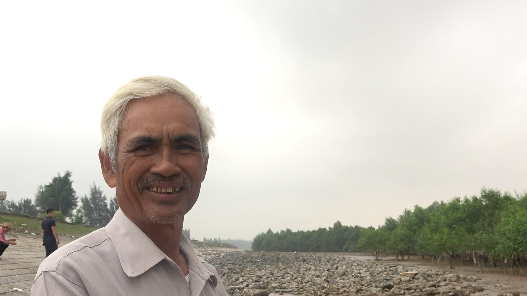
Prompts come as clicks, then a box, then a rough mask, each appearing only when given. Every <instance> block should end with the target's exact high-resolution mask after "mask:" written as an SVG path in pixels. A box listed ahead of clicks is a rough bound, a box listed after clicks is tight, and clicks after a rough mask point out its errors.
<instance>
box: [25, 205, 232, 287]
mask: <svg viewBox="0 0 527 296" xmlns="http://www.w3.org/2000/svg"><path fill="white" fill-rule="evenodd" d="M180 250H181V251H182V252H183V253H184V255H185V257H186V258H187V261H188V268H189V283H187V281H186V280H185V276H184V275H183V273H182V271H181V269H180V268H179V266H178V265H177V264H176V263H174V261H172V259H170V258H169V257H168V256H167V255H166V254H165V253H164V252H163V251H161V250H160V249H159V248H158V247H157V246H156V245H155V244H154V242H152V240H150V238H148V236H147V235H146V234H145V233H144V232H143V231H142V230H141V229H140V228H139V227H137V225H135V224H134V223H133V222H132V221H130V220H129V219H128V218H127V217H126V216H125V215H124V213H123V212H122V211H121V210H120V209H119V210H118V211H117V212H116V213H115V215H114V217H113V219H112V220H111V221H110V223H108V225H107V226H106V227H104V228H101V229H98V230H96V231H94V232H92V233H90V234H88V235H86V236H84V237H82V238H80V239H77V240H75V241H73V242H71V243H69V244H67V245H65V246H63V247H61V248H59V249H58V250H57V251H55V252H54V253H53V254H51V255H50V256H49V257H48V258H46V259H45V260H44V261H43V262H42V263H41V264H40V267H39V268H38V271H37V275H36V276H35V280H34V281H33V286H32V287H31V295H123V296H124V295H129V296H133V295H141V296H144V295H185V296H197V295H203V296H212V295H227V293H226V291H225V287H224V286H223V283H222V282H221V280H220V279H219V276H217V272H216V270H215V269H214V267H212V266H211V265H210V264H208V263H206V262H205V261H203V260H201V259H200V258H198V257H197V256H196V253H195V252H194V250H193V249H192V246H191V245H190V242H189V241H188V240H187V239H186V238H185V237H184V236H182V238H181V243H180ZM189 287H190V289H189Z"/></svg>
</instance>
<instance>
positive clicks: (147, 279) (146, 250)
mask: <svg viewBox="0 0 527 296" xmlns="http://www.w3.org/2000/svg"><path fill="white" fill-rule="evenodd" d="M101 132H102V144H101V149H100V150H99V161H100V165H101V171H102V175H103V177H104V180H105V181H106V183H107V184H108V186H110V187H112V188H115V189H116V195H117V201H118V203H119V210H117V212H116V213H115V215H114V216H113V219H112V220H111V221H110V223H108V225H107V226H106V227H103V228H100V229H98V230H96V231H94V232H92V233H90V234H88V235H85V236H83V237H82V238H79V239H77V240H75V241H73V242H71V243H69V244H67V245H66V246H64V247H62V248H60V249H59V250H57V251H56V252H55V253H53V254H51V256H49V257H48V258H46V259H45V260H44V261H43V262H42V263H41V264H40V267H39V268H38V271H37V274H36V277H35V280H34V281H33V286H32V287H31V295H129V296H134V295H141V296H144V295H156V296H157V295H185V296H190V295H195V296H198V295H201V296H213V295H225V296H226V295H227V292H226V291H225V287H224V286H223V283H222V282H221V280H220V278H219V276H218V273H217V271H216V269H214V267H212V266H211V265H210V264H208V263H206V262H205V261H203V260H201V259H200V258H198V257H197V256H196V253H195V252H194V249H193V248H192V245H191V244H190V242H189V240H188V239H187V238H186V237H185V236H184V235H183V234H182V231H183V220H184V217H185V214H186V213H187V212H188V211H190V210H191V209H192V207H193V206H194V204H195V203H196V201H197V199H198V196H199V192H200V188H201V183H202V182H203V180H204V179H205V174H206V172H207V164H208V160H209V150H208V141H209V139H210V138H211V137H212V136H213V119H212V115H211V114H210V111H209V109H208V108H207V107H206V106H204V105H203V104H202V103H201V101H200V98H199V97H198V96H196V95H195V94H194V93H193V92H192V91H191V90H190V89H189V88H188V87H187V86H186V85H184V84H182V83H180V82H179V81H177V80H175V79H172V78H168V77H162V76H150V77H142V78H138V79H134V80H132V81H131V82H129V83H127V84H125V85H124V86H122V87H121V88H120V89H118V90H117V91H116V92H115V93H114V94H113V95H112V96H111V98H110V99H109V100H108V102H107V103H106V105H105V106H104V108H103V111H102V117H101ZM218 217H220V213H218ZM202 219H203V221H204V222H207V221H208V222H209V223H214V219H215V218H212V217H202Z"/></svg>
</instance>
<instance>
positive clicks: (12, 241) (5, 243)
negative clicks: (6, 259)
mask: <svg viewBox="0 0 527 296" xmlns="http://www.w3.org/2000/svg"><path fill="white" fill-rule="evenodd" d="M9 230H11V223H8V222H5V223H4V224H2V227H0V256H2V254H4V251H5V249H7V247H9V245H16V238H9V239H6V238H5V234H6V233H8V232H9ZM0 259H1V258H0Z"/></svg>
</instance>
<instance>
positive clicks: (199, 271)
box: [106, 209, 217, 286]
mask: <svg viewBox="0 0 527 296" xmlns="http://www.w3.org/2000/svg"><path fill="white" fill-rule="evenodd" d="M106 231H107V233H108V236H109V237H110V239H111V240H112V242H113V244H114V245H115V249H116V250H117V255H118V256H119V261H120V262H121V266H122V268H123V271H124V272H125V273H126V275H127V276H129V277H136V276H139V275H141V274H143V273H144V272H146V271H147V270H149V269H150V268H152V267H154V266H155V265H156V264H157V263H159V262H160V261H161V260H168V261H169V262H171V263H173V264H175V263H174V261H172V260H171V259H170V258H169V257H168V256H167V255H166V254H165V253H164V252H163V251H161V250H160V249H159V248H158V247H157V246H156V245H155V244H154V242H153V241H152V240H151V239H150V238H149V237H148V236H147V235H146V234H145V233H144V232H143V231H142V230H141V229H140V228H139V227H138V226H137V225H135V223H133V222H132V221H131V220H130V219H128V217H126V215H125V214H124V213H123V211H122V210H121V209H118V210H117V212H116V213H115V215H114V216H113V219H112V220H111V221H110V223H108V225H107V226H106ZM179 246H180V250H181V251H182V252H183V253H184V255H185V257H186V258H187V261H188V266H189V269H190V273H191V284H192V285H194V284H198V282H199V283H200V284H204V283H205V281H209V282H210V283H211V285H213V286H216V284H217V277H216V275H214V274H212V273H211V272H209V271H208V270H207V269H206V268H205V267H204V266H203V263H204V261H202V260H201V259H200V258H198V257H197V255H196V253H195V252H194V249H193V248H192V245H191V244H190V242H189V240H188V239H187V238H186V237H185V236H184V235H181V242H180V243H179ZM192 273H194V274H195V275H198V278H199V280H198V281H194V280H196V279H197V278H194V276H193V274H192Z"/></svg>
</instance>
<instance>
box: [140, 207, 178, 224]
mask: <svg viewBox="0 0 527 296" xmlns="http://www.w3.org/2000/svg"><path fill="white" fill-rule="evenodd" d="M145 215H146V217H147V218H148V220H149V221H150V222H152V223H155V224H173V223H176V222H179V221H181V220H183V217H184V216H185V213H184V212H180V211H174V212H168V211H148V210H145Z"/></svg>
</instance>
